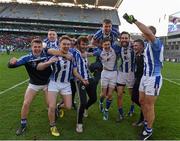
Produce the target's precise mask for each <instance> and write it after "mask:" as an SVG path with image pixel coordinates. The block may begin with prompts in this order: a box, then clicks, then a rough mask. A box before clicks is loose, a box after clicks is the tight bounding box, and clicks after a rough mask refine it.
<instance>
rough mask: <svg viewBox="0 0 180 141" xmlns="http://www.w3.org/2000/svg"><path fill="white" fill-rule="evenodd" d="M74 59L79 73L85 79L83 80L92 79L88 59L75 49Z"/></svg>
mask: <svg viewBox="0 0 180 141" xmlns="http://www.w3.org/2000/svg"><path fill="white" fill-rule="evenodd" d="M73 57H74V59H75V62H76V64H77V70H78V73H79V74H80V75H81V76H82V77H83V79H85V80H88V79H89V78H91V75H90V71H89V69H88V65H89V64H88V58H87V57H85V58H84V57H82V56H81V52H80V51H79V50H77V49H74V53H73Z"/></svg>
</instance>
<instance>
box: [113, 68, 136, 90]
mask: <svg viewBox="0 0 180 141" xmlns="http://www.w3.org/2000/svg"><path fill="white" fill-rule="evenodd" d="M134 81H135V78H134V72H128V73H125V72H121V71H118V77H117V83H118V84H120V85H126V86H127V87H128V88H133V86H134Z"/></svg>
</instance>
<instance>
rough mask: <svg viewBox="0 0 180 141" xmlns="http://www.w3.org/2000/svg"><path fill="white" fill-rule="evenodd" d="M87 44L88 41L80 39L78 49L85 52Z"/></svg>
mask: <svg viewBox="0 0 180 141" xmlns="http://www.w3.org/2000/svg"><path fill="white" fill-rule="evenodd" d="M87 46H88V43H86V42H84V41H82V40H81V41H80V44H79V50H80V51H81V53H84V52H86V50H87Z"/></svg>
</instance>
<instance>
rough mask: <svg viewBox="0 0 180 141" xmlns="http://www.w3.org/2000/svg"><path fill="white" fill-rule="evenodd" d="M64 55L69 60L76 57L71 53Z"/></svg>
mask: <svg viewBox="0 0 180 141" xmlns="http://www.w3.org/2000/svg"><path fill="white" fill-rule="evenodd" d="M64 57H65V58H66V59H67V60H69V61H72V60H73V59H74V58H73V56H72V55H69V54H66V55H64Z"/></svg>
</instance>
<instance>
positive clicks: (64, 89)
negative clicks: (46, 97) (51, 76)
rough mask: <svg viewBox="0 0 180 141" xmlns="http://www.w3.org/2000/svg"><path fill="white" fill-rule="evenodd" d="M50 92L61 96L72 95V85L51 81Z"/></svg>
mask: <svg viewBox="0 0 180 141" xmlns="http://www.w3.org/2000/svg"><path fill="white" fill-rule="evenodd" d="M48 91H52V92H57V93H60V94H61V95H71V94H72V91H71V85H70V83H69V82H64V83H62V82H55V81H50V82H49V84H48Z"/></svg>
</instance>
